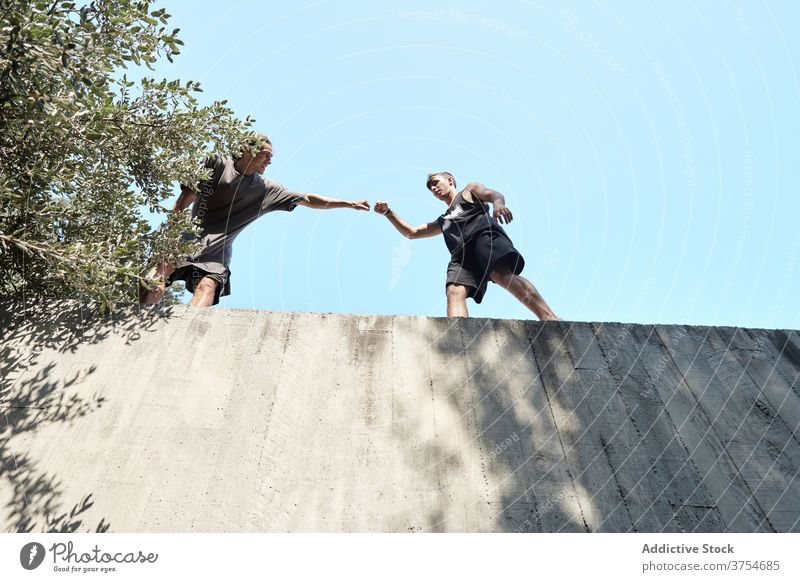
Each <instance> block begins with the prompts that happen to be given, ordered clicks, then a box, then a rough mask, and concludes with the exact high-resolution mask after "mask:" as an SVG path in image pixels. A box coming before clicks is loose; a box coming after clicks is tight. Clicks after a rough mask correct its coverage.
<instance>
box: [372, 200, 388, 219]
mask: <svg viewBox="0 0 800 582" xmlns="http://www.w3.org/2000/svg"><path fill="white" fill-rule="evenodd" d="M375 212H377V213H378V214H383V215H384V216H386V215H387V214H388V213H389V203H388V202H384V201H383V200H378V201H377V202H376V203H375Z"/></svg>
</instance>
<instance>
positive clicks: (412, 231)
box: [375, 200, 442, 238]
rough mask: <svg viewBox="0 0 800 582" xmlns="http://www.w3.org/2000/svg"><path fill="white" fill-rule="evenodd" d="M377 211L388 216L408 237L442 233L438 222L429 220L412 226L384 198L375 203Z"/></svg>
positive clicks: (393, 224)
mask: <svg viewBox="0 0 800 582" xmlns="http://www.w3.org/2000/svg"><path fill="white" fill-rule="evenodd" d="M375 212H377V213H378V214H382V215H383V216H385V217H386V218H388V219H389V222H391V223H392V226H394V227H395V228H396V229H397V231H398V232H399V233H400V234H402V235H403V236H404V237H406V238H427V237H429V236H436V235H437V234H441V233H442V227H440V226H439V223H438V222H429V223H427V224H421V225H419V226H411V225H410V224H409V223H407V222H406V221H405V220H403V219H402V218H400V217H399V216H398V215H397V214H395V213H394V211H393V210H392V209H391V208H389V204H387V203H386V202H383V201H382V200H378V201H377V202H376V203H375Z"/></svg>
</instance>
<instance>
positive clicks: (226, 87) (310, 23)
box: [157, 0, 800, 328]
mask: <svg viewBox="0 0 800 582" xmlns="http://www.w3.org/2000/svg"><path fill="white" fill-rule="evenodd" d="M159 6H164V7H166V8H167V10H168V11H169V12H170V13H171V14H172V15H173V18H172V20H171V25H172V26H176V27H180V28H181V29H182V30H181V33H180V35H179V36H180V37H181V38H182V39H183V40H184V41H185V42H186V46H185V47H184V48H183V50H182V54H181V55H180V56H179V57H178V58H177V59H176V62H175V64H174V65H169V64H168V63H166V61H165V63H164V65H163V66H160V67H159V69H158V70H157V74H158V75H159V76H164V77H168V78H180V79H183V80H184V81H185V80H188V79H192V80H196V81H200V82H201V83H202V86H203V88H204V93H203V99H204V100H206V101H209V100H211V99H227V100H228V101H229V104H230V105H231V106H232V107H233V108H234V110H235V111H236V112H237V114H239V115H240V116H242V117H244V116H246V115H251V116H253V117H255V118H256V119H257V124H256V128H257V129H259V130H261V131H264V132H265V133H267V134H268V135H269V136H270V138H271V139H272V141H273V144H274V147H275V158H274V161H273V164H272V165H271V166H270V167H269V168H268V169H267V173H266V175H267V176H268V177H271V178H273V179H275V180H277V181H279V182H281V183H282V184H284V185H285V186H287V187H289V188H292V189H296V190H302V191H311V192H318V193H321V194H325V195H329V196H336V197H344V198H352V199H360V198H368V199H370V201H371V202H373V203H374V201H375V200H376V199H383V200H387V201H389V203H390V204H391V206H392V208H393V209H394V210H395V211H396V212H397V213H399V214H400V216H401V217H403V218H405V219H406V220H408V221H409V222H411V223H412V224H421V223H424V222H428V221H431V220H434V219H435V218H436V217H437V216H438V215H439V214H441V213H442V212H443V210H444V205H443V204H442V203H441V202H439V201H438V200H436V199H435V198H434V197H433V196H432V195H431V194H430V193H429V192H428V191H427V190H426V188H425V178H426V174H427V173H428V172H429V171H434V170H449V171H450V172H452V173H453V174H454V175H455V176H456V178H457V180H458V182H459V185H464V184H466V183H467V182H469V181H479V182H483V183H484V184H486V185H488V186H490V187H492V188H494V189H496V190H499V191H501V192H502V193H503V194H504V195H505V197H506V201H507V204H508V206H509V208H510V209H511V210H512V211H513V213H514V216H515V220H514V222H513V223H511V225H509V226H508V228H507V231H508V232H509V234H510V236H511V238H512V240H513V241H514V243H515V245H516V246H517V248H518V249H519V250H520V251H521V252H522V254H523V256H524V257H525V259H526V261H527V266H526V269H525V271H524V273H523V274H524V275H526V276H527V277H528V278H530V279H531V280H532V281H533V282H534V284H535V285H537V287H538V288H539V289H540V291H541V292H542V294H543V295H544V297H545V299H546V300H547V301H548V302H549V303H550V304H551V306H552V307H553V308H554V309H555V311H556V312H557V313H558V314H559V315H560V316H561V317H563V318H564V319H569V320H584V321H585V320H591V321H629V322H642V323H649V322H662V323H693V324H713V325H734V326H749V327H781V328H798V327H800V314H799V313H798V309H797V307H796V303H795V302H796V298H797V297H798V295H800V265H798V259H799V258H800V228H798V217H800V202H798V194H799V193H800V81H799V80H798V77H799V76H800V75H799V74H798V73H799V72H798V69H800V38H799V37H798V35H797V33H796V31H797V23H798V22H800V3H798V2H796V1H795V0H782V1H773V2H763V1H753V2H745V1H743V0H733V1H730V0H716V1H709V2H698V1H695V2H687V1H683V0H677V1H676V2H669V3H666V2H658V3H656V2H652V1H649V0H645V1H642V2H629V1H621V0H620V1H610V0H606V1H602V2H568V3H565V2H548V1H540V2H527V1H523V0H508V1H505V0H501V1H497V2H491V3H487V2H465V1H458V2H456V1H451V2H441V1H436V0H426V1H425V2H421V1H413V2H401V3H388V2H387V3H384V2H365V1H360V2H355V1H333V0H318V1H315V2H304V1H299V2H297V1H295V2H260V1H255V0H252V1H248V0H231V1H229V2H225V3H221V2H210V1H207V0H197V1H181V2H178V1H169V2H164V3H161V4H159ZM176 193H177V185H176ZM448 257H449V255H448V252H447V249H446V248H445V245H444V241H443V240H442V238H441V237H436V238H431V239H425V240H416V241H409V240H406V239H405V238H403V237H402V236H401V235H400V234H399V233H397V232H396V231H395V230H394V228H392V227H391V225H390V224H389V223H388V221H386V219H385V218H383V217H380V216H378V215H377V214H375V213H373V212H370V213H369V214H367V213H357V212H355V211H348V210H330V211H315V210H310V209H307V208H298V209H297V210H295V211H294V212H293V213H290V214H289V213H274V214H269V215H267V216H265V217H263V218H261V219H260V220H259V221H257V222H256V223H255V224H254V225H252V226H250V227H249V229H248V230H246V231H245V232H244V234H242V235H241V236H240V237H239V239H238V240H237V241H236V243H235V247H234V259H233V263H232V265H231V270H232V273H233V276H232V290H233V293H232V295H231V296H229V297H227V298H224V299H223V301H222V302H221V305H222V306H227V307H251V308H259V309H281V310H312V311H322V312H327V311H334V312H353V313H386V314H389V313H398V314H416V315H437V316H440V315H444V313H445V295H444V276H445V268H446V265H447V261H448ZM793 297H794V298H795V299H792V298H793ZM469 307H470V310H471V315H474V316H484V317H502V318H533V317H534V316H533V314H531V313H530V312H528V311H527V310H526V309H524V308H523V307H522V306H521V305H519V304H518V303H517V301H516V300H515V299H514V298H513V297H512V296H511V295H510V294H508V293H507V292H505V291H503V290H502V289H500V288H498V287H496V286H494V285H490V288H489V291H488V292H487V295H486V297H485V299H484V302H483V304H481V305H476V304H474V303H473V302H472V301H470V302H469Z"/></svg>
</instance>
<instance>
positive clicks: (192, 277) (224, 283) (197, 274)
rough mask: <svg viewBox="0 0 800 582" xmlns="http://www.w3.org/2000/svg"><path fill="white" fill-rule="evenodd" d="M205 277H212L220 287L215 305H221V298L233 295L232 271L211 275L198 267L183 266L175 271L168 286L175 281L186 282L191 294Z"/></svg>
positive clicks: (218, 287) (169, 278)
mask: <svg viewBox="0 0 800 582" xmlns="http://www.w3.org/2000/svg"><path fill="white" fill-rule="evenodd" d="M203 277H210V278H211V279H214V280H215V281H216V282H217V283H218V285H217V289H216V290H215V291H214V303H213V305H216V304H217V303H219V298H220V297H224V296H225V295H230V294H231V272H230V269H225V272H224V273H209V272H208V271H206V270H204V269H201V268H200V267H198V266H197V265H192V264H188V265H182V266H180V267H178V268H177V269H175V271H174V272H173V273H172V275H170V276H169V277H168V278H167V286H170V285H172V284H173V283H174V282H175V281H184V282H185V283H186V289H187V290H188V291H189V292H190V293H194V288H195V286H196V285H197V284H198V283H199V282H200V279H202V278H203Z"/></svg>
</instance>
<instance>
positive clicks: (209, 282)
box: [194, 277, 219, 294]
mask: <svg viewBox="0 0 800 582" xmlns="http://www.w3.org/2000/svg"><path fill="white" fill-rule="evenodd" d="M217 287H219V281H217V280H216V279H213V278H211V277H203V278H202V279H200V282H199V283H197V285H195V286H194V292H195V294H197V293H201V294H206V293H211V294H214V293H216V292H217Z"/></svg>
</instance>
